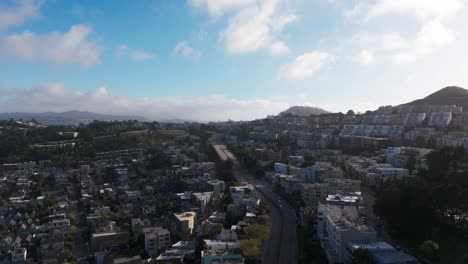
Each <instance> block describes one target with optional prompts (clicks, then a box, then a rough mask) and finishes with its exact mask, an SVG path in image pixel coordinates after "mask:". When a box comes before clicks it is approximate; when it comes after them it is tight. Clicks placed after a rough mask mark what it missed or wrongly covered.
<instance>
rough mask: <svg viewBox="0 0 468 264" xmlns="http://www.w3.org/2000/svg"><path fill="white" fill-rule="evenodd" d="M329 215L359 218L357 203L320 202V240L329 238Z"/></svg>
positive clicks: (318, 224) (318, 208)
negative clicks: (327, 220) (335, 203)
mask: <svg viewBox="0 0 468 264" xmlns="http://www.w3.org/2000/svg"><path fill="white" fill-rule="evenodd" d="M328 216H342V217H348V218H350V219H351V220H353V221H354V220H357V219H358V218H359V214H358V210H357V207H356V206H355V205H334V204H323V203H319V204H318V207H317V236H318V238H319V240H321V239H324V238H327V236H328V234H327V232H326V230H327V224H326V219H327V217H328Z"/></svg>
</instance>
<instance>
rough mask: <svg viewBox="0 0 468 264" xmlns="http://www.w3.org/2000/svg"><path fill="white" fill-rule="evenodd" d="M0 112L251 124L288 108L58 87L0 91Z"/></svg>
mask: <svg viewBox="0 0 468 264" xmlns="http://www.w3.org/2000/svg"><path fill="white" fill-rule="evenodd" d="M0 93H2V94H3V95H5V96H4V97H3V98H2V99H0V112H47V111H52V112H63V111H69V110H81V111H91V112H97V113H104V114H117V115H140V116H144V117H146V118H149V119H153V120H167V119H174V118H181V119H189V120H196V121H219V120H228V119H232V120H252V119H256V118H264V117H266V116H267V115H271V114H277V113H279V112H281V111H283V110H285V109H287V108H288V107H289V106H290V105H289V104H288V103H287V102H285V101H284V100H279V99H248V100H240V99H232V98H226V97H225V96H222V95H209V96H171V97H155V98H131V97H128V96H120V95H115V94H112V93H110V92H109V91H108V90H107V89H106V88H105V87H100V88H98V89H95V90H90V91H87V92H77V91H75V90H73V89H70V88H67V87H65V86H64V85H63V84H61V83H52V84H46V85H42V86H39V87H36V88H32V89H9V90H7V89H0Z"/></svg>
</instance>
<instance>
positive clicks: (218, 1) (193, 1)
mask: <svg viewBox="0 0 468 264" xmlns="http://www.w3.org/2000/svg"><path fill="white" fill-rule="evenodd" d="M188 2H189V4H190V5H191V6H193V7H195V8H203V9H206V10H207V11H208V12H209V13H210V15H212V16H219V15H222V14H224V13H226V12H229V11H233V10H236V9H239V8H242V7H245V6H248V5H251V4H254V3H255V2H256V0H188Z"/></svg>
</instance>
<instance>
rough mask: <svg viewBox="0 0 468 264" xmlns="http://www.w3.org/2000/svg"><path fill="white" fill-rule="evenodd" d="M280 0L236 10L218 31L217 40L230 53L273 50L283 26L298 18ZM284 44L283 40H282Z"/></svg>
mask: <svg viewBox="0 0 468 264" xmlns="http://www.w3.org/2000/svg"><path fill="white" fill-rule="evenodd" d="M283 5H284V1H282V0H263V1H260V2H259V3H258V4H255V5H252V6H249V7H246V8H243V9H241V10H239V12H237V13H236V14H235V15H234V16H233V17H231V18H230V19H229V22H228V26H227V28H226V29H225V30H224V31H223V32H221V33H220V38H219V39H220V41H221V42H222V43H223V44H224V46H225V47H226V50H227V51H228V53H230V54H242V53H252V52H256V51H258V50H267V51H272V50H274V49H272V45H274V44H275V43H277V42H278V37H279V34H280V33H281V32H282V31H283V29H284V27H285V26H286V25H288V24H290V23H292V22H294V21H296V20H297V19H298V18H297V16H296V15H294V14H292V13H290V12H288V11H286V10H285V9H284V8H283ZM284 45H285V44H284Z"/></svg>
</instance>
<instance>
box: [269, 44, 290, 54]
mask: <svg viewBox="0 0 468 264" xmlns="http://www.w3.org/2000/svg"><path fill="white" fill-rule="evenodd" d="M270 52H271V53H272V54H288V53H289V48H288V46H286V44H285V43H284V42H282V41H277V42H275V43H273V44H271V46H270Z"/></svg>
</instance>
